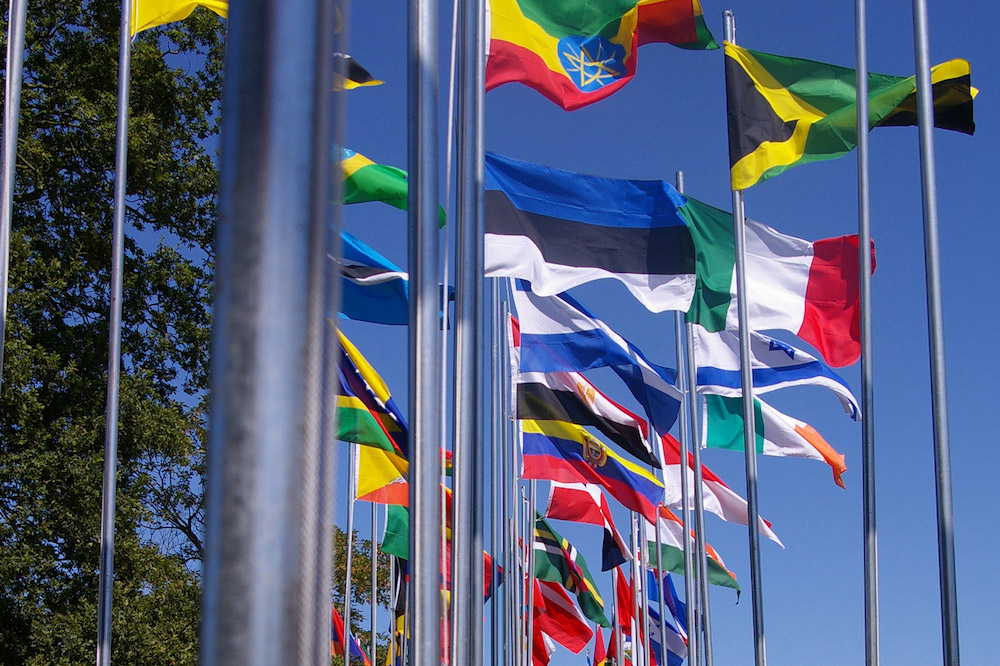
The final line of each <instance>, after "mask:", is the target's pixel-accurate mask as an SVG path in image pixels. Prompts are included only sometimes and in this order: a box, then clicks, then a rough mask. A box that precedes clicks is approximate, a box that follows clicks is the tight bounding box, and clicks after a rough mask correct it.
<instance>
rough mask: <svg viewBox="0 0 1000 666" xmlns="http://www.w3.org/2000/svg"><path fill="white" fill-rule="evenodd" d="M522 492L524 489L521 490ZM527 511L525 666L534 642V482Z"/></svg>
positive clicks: (531, 485)
mask: <svg viewBox="0 0 1000 666" xmlns="http://www.w3.org/2000/svg"><path fill="white" fill-rule="evenodd" d="M521 492H522V493H523V492H524V489H523V488H522V489H521ZM526 507H527V510H526V511H525V523H524V546H525V549H526V552H525V556H526V557H525V567H524V568H525V572H524V573H525V576H524V577H525V580H527V585H526V587H525V600H526V601H527V606H526V608H525V616H526V617H527V618H528V632H527V636H526V639H527V640H526V643H527V646H528V647H527V649H526V651H525V653H524V662H525V664H530V663H532V659H531V657H532V655H533V654H534V647H535V646H534V642H535V626H534V625H535V481H534V480H532V481H528V497H527V504H526Z"/></svg>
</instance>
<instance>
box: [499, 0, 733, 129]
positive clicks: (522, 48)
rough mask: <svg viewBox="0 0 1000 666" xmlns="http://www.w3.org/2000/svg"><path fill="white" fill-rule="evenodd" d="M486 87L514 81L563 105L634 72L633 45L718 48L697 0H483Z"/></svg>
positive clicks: (587, 100)
mask: <svg viewBox="0 0 1000 666" xmlns="http://www.w3.org/2000/svg"><path fill="white" fill-rule="evenodd" d="M488 11H489V17H488V22H489V30H490V44H489V57H488V59H487V61H486V89H487V90H490V89H492V88H495V87H497V86H499V85H503V84H504V83H512V82H518V83H523V84H524V85H526V86H530V87H532V88H534V89H535V90H537V91H538V92H540V93H541V94H543V95H545V96H546V97H547V98H549V99H550V100H551V101H553V102H555V103H556V104H558V105H559V106H561V107H562V108H564V109H566V110H567V111H571V110H573V109H578V108H580V107H582V106H586V105H587V104H591V103H593V102H596V101H597V100H599V99H604V98H605V97H607V96H608V95H610V94H611V93H613V92H615V91H616V90H618V89H619V88H621V87H622V86H624V85H625V84H626V83H628V82H629V81H630V80H631V79H632V77H633V76H634V75H635V67H636V56H637V51H638V49H639V46H641V45H643V44H650V43H653V42H661V43H668V44H673V45H674V46H679V47H681V48H685V49H717V48H719V45H718V44H717V43H716V42H715V40H714V39H713V38H712V34H711V33H710V32H709V30H708V27H707V26H706V25H705V19H704V17H703V16H702V12H701V4H700V2H699V1H698V0H607V1H605V2H594V1H593V0H560V1H559V2H554V1H553V0H490V1H489V10H488Z"/></svg>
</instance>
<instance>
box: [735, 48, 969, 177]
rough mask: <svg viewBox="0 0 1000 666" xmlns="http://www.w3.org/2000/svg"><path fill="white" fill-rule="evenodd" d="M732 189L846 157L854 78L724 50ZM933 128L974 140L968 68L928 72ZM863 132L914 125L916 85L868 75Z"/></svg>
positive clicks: (853, 125)
mask: <svg viewBox="0 0 1000 666" xmlns="http://www.w3.org/2000/svg"><path fill="white" fill-rule="evenodd" d="M725 49H726V50H725V53H726V102H727V113H728V116H729V166H730V169H731V172H730V175H731V180H732V187H733V189H734V190H743V189H746V188H748V187H751V186H752V185H756V184H757V183H759V182H761V181H762V180H767V179H768V178H771V177H772V176H776V175H778V174H779V173H782V172H783V171H785V170H786V169H788V168H790V167H793V166H796V165H798V164H806V163H808V162H818V161H820V160H829V159H833V158H835V157H840V156H841V155H846V154H847V153H849V152H850V151H851V150H853V149H854V147H855V146H856V145H857V143H858V135H857V108H856V105H857V87H856V86H855V76H856V73H855V70H853V69H850V68H847V67H837V66H836V65H828V64H826V63H822V62H816V61H814V60H802V59H800V58H787V57H785V56H779V55H772V54H769V53H761V52H759V51H750V50H747V49H742V48H740V47H738V46H736V45H734V44H730V43H729V42H726V44H725ZM931 82H932V85H933V89H934V125H935V126H936V127H940V128H942V129H950V130H955V131H957V132H963V133H965V134H972V133H973V132H975V129H976V126H975V123H974V122H973V120H972V99H973V98H974V97H975V96H976V94H977V93H978V92H979V91H978V90H976V89H975V88H973V87H972V86H971V85H970V72H969V63H968V62H967V61H965V60H949V61H948V62H946V63H943V64H940V65H937V66H936V67H932V68H931ZM868 119H869V123H868V127H869V129H871V128H873V127H884V126H888V125H896V126H900V125H916V124H917V83H916V77H913V76H911V77H909V78H904V77H901V76H890V75H888V74H869V75H868Z"/></svg>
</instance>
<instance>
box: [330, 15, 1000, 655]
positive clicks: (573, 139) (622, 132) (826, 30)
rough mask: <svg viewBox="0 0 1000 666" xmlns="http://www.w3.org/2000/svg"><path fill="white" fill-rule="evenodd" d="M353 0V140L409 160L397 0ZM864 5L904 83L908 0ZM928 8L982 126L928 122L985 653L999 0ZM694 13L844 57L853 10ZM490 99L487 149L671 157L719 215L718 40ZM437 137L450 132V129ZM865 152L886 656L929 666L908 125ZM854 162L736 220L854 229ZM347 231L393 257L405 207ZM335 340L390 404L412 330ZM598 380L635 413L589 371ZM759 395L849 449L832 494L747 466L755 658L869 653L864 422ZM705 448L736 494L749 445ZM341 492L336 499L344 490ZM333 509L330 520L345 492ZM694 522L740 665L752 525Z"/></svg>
mask: <svg viewBox="0 0 1000 666" xmlns="http://www.w3.org/2000/svg"><path fill="white" fill-rule="evenodd" d="M352 4H353V7H352V16H351V35H350V42H351V48H350V51H351V53H352V54H353V55H354V57H355V58H356V59H357V60H358V61H359V62H361V63H362V64H363V65H365V66H366V67H367V68H368V69H369V70H370V71H371V72H372V73H373V74H374V75H375V76H376V78H381V79H384V80H385V81H386V84H385V85H384V86H381V87H378V88H371V89H362V90H357V91H354V92H353V93H352V94H350V96H349V109H348V123H347V141H346V144H347V145H348V146H350V147H352V148H354V149H355V150H358V151H359V152H361V153H363V154H365V155H367V156H368V157H370V158H371V159H373V160H375V161H376V162H382V163H387V164H393V165H397V166H402V167H405V165H406V61H405V58H406V23H405V18H406V17H405V11H404V5H403V3H400V2H398V0H396V1H393V2H389V0H364V1H355V2H354V3H352ZM869 4H870V9H869V17H868V18H869V65H870V68H871V69H872V70H873V71H877V72H884V73H890V74H897V75H910V74H912V73H913V70H914V56H913V28H912V15H911V4H910V2H909V0H884V1H882V2H871V3H869ZM930 4H931V5H932V7H931V9H930V18H931V56H932V60H933V62H935V63H937V62H942V61H944V60H948V59H950V58H955V57H964V58H966V59H968V60H969V61H970V62H971V65H972V81H973V84H974V85H976V86H978V87H979V88H981V89H982V93H981V94H980V96H979V98H978V99H977V100H976V120H977V122H978V130H977V133H976V135H975V136H974V137H968V136H965V135H959V134H954V133H948V132H942V131H938V132H936V133H935V143H936V150H937V173H938V178H937V180H938V195H939V205H940V209H939V212H940V228H941V250H942V268H943V287H944V297H945V308H944V309H945V340H946V344H947V364H948V389H949V406H950V418H951V443H952V463H953V481H954V502H955V532H956V553H957V563H958V604H959V617H960V631H961V651H962V656H963V658H964V660H965V663H968V664H986V663H994V662H995V661H996V657H995V654H996V650H995V640H994V639H993V638H991V637H992V636H994V632H995V627H994V625H995V619H996V618H997V617H998V613H997V611H996V604H997V599H1000V584H998V582H997V576H996V575H995V574H994V571H993V570H994V569H995V568H996V565H995V546H996V544H998V543H1000V529H998V518H997V510H996V507H998V506H1000V484H997V483H996V481H995V475H996V469H997V467H998V464H1000V447H998V446H997V436H996V434H995V432H994V430H993V428H992V427H989V425H988V423H984V422H983V420H984V419H985V420H987V421H988V420H990V419H991V418H992V417H991V414H993V413H994V411H993V410H994V409H996V407H995V405H996V396H997V395H998V394H1000V380H998V374H1000V373H998V370H1000V362H998V360H997V356H996V354H997V352H996V348H997V331H998V330H1000V315H998V308H997V307H996V306H995V305H994V301H995V299H996V295H997V294H1000V280H998V278H997V271H995V270H993V269H991V268H990V264H991V263H992V262H993V261H994V260H991V259H990V258H989V257H990V255H991V254H992V253H993V252H994V250H995V245H994V243H995V242H996V240H997V238H998V233H997V231H996V230H995V224H996V214H995V213H990V212H989V211H990V210H995V206H994V205H991V204H989V197H990V196H992V194H993V193H994V192H995V190H996V176H995V174H996V173H997V172H998V168H997V166H998V165H997V153H998V148H1000V143H998V138H997V137H998V134H997V127H996V120H995V119H996V118H998V117H1000V113H998V108H997V103H996V100H997V96H998V91H1000V78H998V76H997V75H998V71H1000V70H998V66H1000V63H998V61H997V55H996V53H997V51H996V49H995V47H994V43H995V26H996V25H997V23H998V19H1000V12H998V7H997V4H996V3H995V2H993V1H981V0H974V1H973V2H968V3H962V6H961V10H962V11H956V5H955V4H954V3H943V2H932V3H930ZM703 8H704V11H705V15H706V19H707V21H708V24H709V27H710V28H711V30H712V32H713V33H714V34H715V36H716V38H717V39H718V40H719V41H720V42H721V37H722V11H723V10H724V9H727V8H728V9H733V10H734V11H735V14H736V21H737V37H738V41H739V43H740V44H741V45H743V46H746V47H749V48H753V49H757V50H761V51H768V52H772V53H778V54H782V55H790V56H799V57H805V58H812V59H816V60H822V61H826V62H831V63H836V64H839V65H844V66H853V63H854V28H853V26H854V3H853V2H850V1H847V0H845V1H843V2H837V3H831V2H824V3H812V2H802V1H801V0H771V1H770V2H750V1H748V0H734V1H732V2H727V3H721V2H719V1H718V0H703ZM441 13H442V19H443V21H442V51H441V56H442V68H441V72H442V80H441V90H442V113H441V118H442V122H443V121H444V119H445V118H446V114H445V108H444V103H445V100H446V97H445V94H444V93H445V92H446V90H447V79H446V76H447V50H446V49H447V41H446V39H447V36H448V34H449V28H448V27H447V18H448V17H449V15H450V3H445V2H442V7H441ZM486 103H487V148H488V149H489V150H492V151H495V152H500V153H504V154H507V155H510V156H512V157H517V158H520V159H525V160H530V161H535V162H540V163H544V164H549V165H552V166H557V167H561V168H566V169H571V170H577V171H582V172H587V173H593V174H599V175H604V176H613V177H628V178H645V179H651V178H662V179H665V180H670V181H672V180H673V178H674V172H675V171H676V170H678V169H680V170H683V171H684V172H685V174H686V179H687V191H688V192H689V193H690V194H692V195H693V196H695V197H697V198H699V199H701V200H703V201H706V202H709V203H712V204H714V205H717V206H719V207H723V208H727V207H728V206H729V202H730V194H729V190H728V177H727V148H726V145H727V144H726V126H725V96H724V90H723V60H722V52H721V51H713V52H691V51H683V50H680V49H676V48H674V47H671V46H669V45H659V44H653V45H648V46H644V47H642V49H641V50H640V51H639V59H638V69H637V74H636V77H635V78H634V80H633V81H632V82H631V83H629V84H628V85H627V86H625V88H624V89H622V90H621V91H620V92H618V93H616V94H615V95H613V96H612V97H611V98H609V99H607V100H604V101H601V102H598V103H597V104H595V105H593V106H590V107H588V108H585V109H583V110H580V111H576V112H573V113H566V112H564V111H562V110H561V109H559V108H558V107H556V106H555V105H553V104H551V103H550V102H548V101H547V100H546V99H545V98H543V97H542V96H541V95H539V94H538V93H536V92H534V91H533V90H530V89H528V88H526V87H523V86H519V85H514V84H510V85H507V86H504V87H502V88H500V89H497V90H494V91H492V92H490V93H489V94H488V95H487V96H486ZM441 135H442V141H443V137H444V125H442V133H441ZM871 153H872V154H871V177H872V228H873V237H874V239H875V241H876V245H877V256H878V270H877V272H876V274H875V278H874V320H873V321H874V332H875V364H876V375H875V377H876V380H875V381H876V386H875V391H876V393H875V405H876V413H875V426H876V438H877V474H878V476H877V487H878V491H877V492H878V530H879V562H880V583H881V584H880V595H881V613H880V622H881V637H882V657H883V662H882V663H884V664H887V665H889V664H930V663H937V662H939V661H940V658H941V657H940V655H941V641H940V635H941V632H940V614H939V597H938V568H937V562H938V560H937V546H936V523H935V504H934V484H933V459H932V441H931V422H930V412H929V409H930V395H929V379H928V351H927V320H926V305H925V303H926V300H925V286H924V271H923V265H924V262H923V240H922V239H923V236H922V218H921V206H920V180H919V164H918V153H917V132H916V129H915V128H884V129H879V130H876V131H875V132H874V133H873V134H872V135H871ZM442 154H443V153H442ZM856 174H857V167H856V159H855V156H854V155H853V154H852V155H850V156H848V157H844V158H841V159H839V160H836V161H832V162H825V163H821V164H813V165H806V166H802V167H798V168H796V169H793V170H791V171H789V172H787V173H786V174H783V175H781V176H779V177H776V178H774V179H772V180H770V181H768V182H766V183H764V184H762V185H759V186H757V187H755V188H753V189H751V190H749V191H748V193H747V196H746V210H747V214H748V215H749V216H750V217H753V218H755V219H758V220H761V221H763V222H766V223H767V224H770V225H771V226H774V227H776V228H777V229H779V230H780V231H783V232H785V233H788V234H792V235H795V236H799V237H802V238H807V239H818V238H824V237H829V236H836V235H841V234H846V233H855V232H856V230H857V194H856V182H857V181H856V178H857V175H856ZM442 192H443V185H442ZM345 224H346V228H347V229H348V230H350V231H352V232H353V233H355V234H356V235H358V236H360V237H361V238H362V239H363V240H365V241H366V242H368V243H370V244H371V245H372V246H374V247H375V248H377V249H379V250H380V251H381V252H383V253H384V254H386V255H387V256H389V257H390V258H391V259H393V260H394V261H396V262H397V263H399V264H400V265H403V266H405V263H406V251H405V240H406V233H405V214H403V213H402V212H400V211H396V210H394V209H391V208H388V207H386V206H383V205H380V204H365V205H362V206H354V207H351V208H349V209H347V210H346V212H345ZM574 294H575V295H576V296H577V297H578V298H580V299H581V300H582V301H583V302H584V303H585V304H586V305H587V306H588V307H590V308H591V309H592V310H593V311H595V312H596V313H597V314H598V315H599V316H601V317H602V318H604V319H605V321H607V322H608V323H609V324H611V325H612V326H613V327H615V328H616V329H617V330H618V331H619V332H621V333H622V334H623V335H625V336H626V337H627V338H629V339H630V340H632V341H633V342H635V343H636V344H638V345H639V346H640V347H641V348H642V349H643V350H644V351H645V352H646V354H647V356H649V357H650V358H651V359H652V360H654V361H657V362H660V363H664V364H667V365H673V364H674V361H673V339H672V330H673V327H672V316H671V315H670V314H662V315H653V314H650V313H648V312H646V311H645V310H644V309H642V307H641V306H640V305H638V304H637V303H636V302H635V301H633V300H632V299H631V297H630V296H629V295H628V293H627V291H626V290H625V289H624V288H623V287H621V286H620V285H617V284H615V283H611V282H607V281H605V282H603V283H599V284H592V285H588V286H586V287H584V288H580V289H578V290H576V291H575V292H574ZM345 331H346V332H347V334H348V335H349V336H351V337H352V339H354V340H355V342H356V343H357V345H358V346H359V347H360V348H361V350H362V352H363V353H365V354H367V355H368V358H369V360H370V361H371V362H372V363H373V364H374V365H375V366H376V368H378V369H379V370H380V371H381V372H382V373H383V375H384V377H385V378H386V379H387V381H388V382H389V383H390V386H391V387H392V389H393V391H394V392H395V393H396V394H397V395H399V396H400V398H399V400H400V401H401V402H400V404H401V405H405V404H406V402H405V397H406V334H405V329H402V328H391V327H379V326H375V325H367V324H359V323H355V322H350V323H348V324H346V325H345ZM842 374H843V376H844V377H845V378H846V379H847V380H848V381H849V382H850V384H851V385H852V387H854V389H855V392H856V393H858V392H859V391H860V382H859V370H858V367H857V366H855V367H850V368H844V369H843V371H842ZM595 381H598V382H599V383H600V386H601V387H602V388H603V389H605V390H606V391H607V392H609V393H610V394H611V395H613V396H614V397H617V398H621V399H622V401H623V402H626V403H627V404H630V405H631V404H632V403H628V402H627V401H628V398H626V397H625V396H624V394H623V392H622V390H621V388H620V387H619V386H617V385H615V384H614V382H613V381H612V380H609V379H607V377H605V376H604V375H598V376H597V379H596V380H595ZM770 402H771V403H772V404H773V405H774V406H776V407H778V408H779V409H781V410H783V411H785V412H786V413H788V414H790V415H792V416H795V417H797V418H799V419H802V420H805V421H807V422H809V423H810V424H812V425H813V426H815V427H816V428H817V429H818V430H819V431H820V432H821V433H822V434H823V435H824V436H825V437H826V439H827V440H828V441H829V442H830V443H831V444H832V445H833V446H834V447H835V448H837V449H838V450H839V451H841V452H842V453H844V454H846V456H847V465H848V471H847V473H846V475H845V481H846V483H847V490H846V491H844V490H841V489H840V488H838V487H836V486H835V485H834V484H833V481H832V479H831V474H830V470H829V468H828V467H827V466H826V465H823V464H821V463H816V462H812V461H805V460H795V459H778V458H760V459H759V470H760V471H759V476H760V508H761V513H762V515H764V516H765V517H766V518H768V519H769V520H771V521H772V522H773V523H774V529H775V531H776V532H777V533H778V535H779V536H780V537H781V538H782V540H783V541H784V543H785V545H786V549H785V550H781V549H780V548H778V547H777V546H775V545H774V544H772V543H770V542H766V540H765V542H764V543H763V546H762V548H763V581H764V607H765V629H766V634H767V647H768V659H769V663H770V664H772V665H774V666H785V665H788V666H800V665H803V664H833V663H844V664H859V663H863V660H864V644H863V638H864V633H863V631H864V624H863V587H862V540H861V539H862V531H861V525H862V523H861V508H862V504H861V428H860V426H859V425H858V424H856V423H854V422H852V421H850V420H849V419H848V418H847V417H845V416H844V415H843V413H842V411H841V409H840V406H839V403H838V402H837V400H836V399H835V398H834V397H832V395H830V394H829V393H828V392H826V391H824V390H822V389H818V388H799V389H787V390H784V391H780V392H777V393H772V394H771V395H770ZM991 405H992V406H991ZM633 406H634V405H633ZM987 417H989V418H987ZM977 422H979V425H976V423H977ZM449 430H450V426H449ZM704 458H705V461H706V463H707V464H708V465H709V466H710V467H711V468H712V469H713V470H714V471H715V472H716V473H718V474H719V475H720V476H722V477H723V478H724V479H725V480H726V481H727V482H728V483H729V485H730V486H732V487H733V488H734V489H736V490H737V491H739V492H740V493H741V494H743V493H744V490H745V488H744V481H743V478H744V477H743V462H742V456H740V455H739V454H734V453H731V452H726V451H716V450H711V451H707V452H706V453H705V456H704ZM344 460H346V459H344ZM338 494H339V495H341V496H344V495H346V493H345V492H343V489H341V491H339V492H338ZM543 494H544V493H543ZM359 509H360V512H359V513H360V514H364V515H363V516H360V515H359V518H358V525H359V529H360V530H361V531H362V533H365V532H366V530H367V525H368V521H367V518H366V516H367V514H368V511H367V505H359ZM338 515H340V516H341V518H340V520H341V524H343V522H342V521H343V515H344V514H343V502H341V505H340V507H339V508H338ZM615 515H616V518H617V520H618V522H619V525H620V526H622V527H623V528H624V526H625V525H626V524H627V522H626V515H625V512H624V511H623V510H621V509H620V507H618V508H616V510H615ZM707 523H708V526H707V533H708V539H709V542H710V543H712V544H713V545H714V546H715V548H716V549H717V550H718V551H719V552H720V553H721V555H722V556H723V558H724V559H725V561H726V563H727V564H728V565H729V567H730V568H731V569H733V570H734V571H735V572H736V574H737V576H738V577H739V579H740V581H741V583H742V584H743V586H744V590H745V593H744V597H743V600H742V601H741V602H740V603H739V604H738V605H736V604H735V595H734V594H733V593H732V592H731V591H729V590H721V589H720V590H713V596H712V612H713V627H714V630H715V650H716V663H718V664H726V665H730V664H735V665H740V664H750V663H752V660H753V651H752V629H751V604H750V597H749V565H748V553H747V540H746V534H745V530H744V529H741V528H740V527H738V526H734V525H729V524H726V523H723V522H721V521H720V520H718V519H717V518H715V517H714V516H711V515H710V516H708V517H707ZM559 527H560V528H561V529H563V530H564V532H565V536H567V537H568V538H569V539H570V540H571V541H573V542H574V543H575V544H576V545H577V546H578V547H580V548H581V550H582V551H583V552H584V555H585V556H586V557H587V558H588V560H589V561H590V563H591V569H592V570H594V571H596V570H598V569H599V568H600V566H599V563H600V551H599V547H598V546H597V545H596V544H599V536H598V534H597V532H596V528H593V529H592V528H586V527H571V526H568V525H567V524H565V523H561V524H560V526H559ZM599 584H600V585H601V586H602V588H603V589H604V590H605V591H606V593H610V576H608V575H606V574H605V575H601V576H599ZM608 595H609V594H606V596H608ZM381 624H384V622H383V623H381ZM553 663H554V664H556V665H562V664H582V663H583V655H582V654H581V655H579V656H576V655H572V654H570V653H569V652H568V651H566V650H565V649H562V648H560V649H559V651H558V652H557V654H556V656H555V657H554V659H553Z"/></svg>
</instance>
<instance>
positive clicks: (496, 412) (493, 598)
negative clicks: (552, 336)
mask: <svg viewBox="0 0 1000 666" xmlns="http://www.w3.org/2000/svg"><path fill="white" fill-rule="evenodd" d="M499 312H500V289H499V286H498V284H497V281H496V280H495V279H494V280H490V309H489V315H488V316H489V322H490V373H489V377H490V378H491V379H492V389H491V392H490V425H491V428H490V550H491V551H493V559H492V566H491V567H490V666H500V663H501V658H502V655H501V654H500V632H501V627H502V625H501V624H500V612H501V610H500V609H501V606H502V604H501V603H500V601H499V600H498V599H497V591H498V590H497V587H498V583H499V575H498V573H499V570H500V565H499V563H500V561H501V560H500V554H501V553H502V552H503V548H502V547H501V546H500V541H501V535H500V515H501V513H500V506H499V500H500V496H499V493H498V490H499V488H500V482H501V481H500V479H501V474H500V434H501V433H500V423H501V410H500V400H502V398H501V396H502V395H503V392H502V390H501V388H500V384H501V382H502V378H501V372H502V370H501V367H500V340H501V336H502V333H501V332H500V328H499V326H500V323H501V322H500V320H499V317H498V316H497V315H498V313H499Z"/></svg>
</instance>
